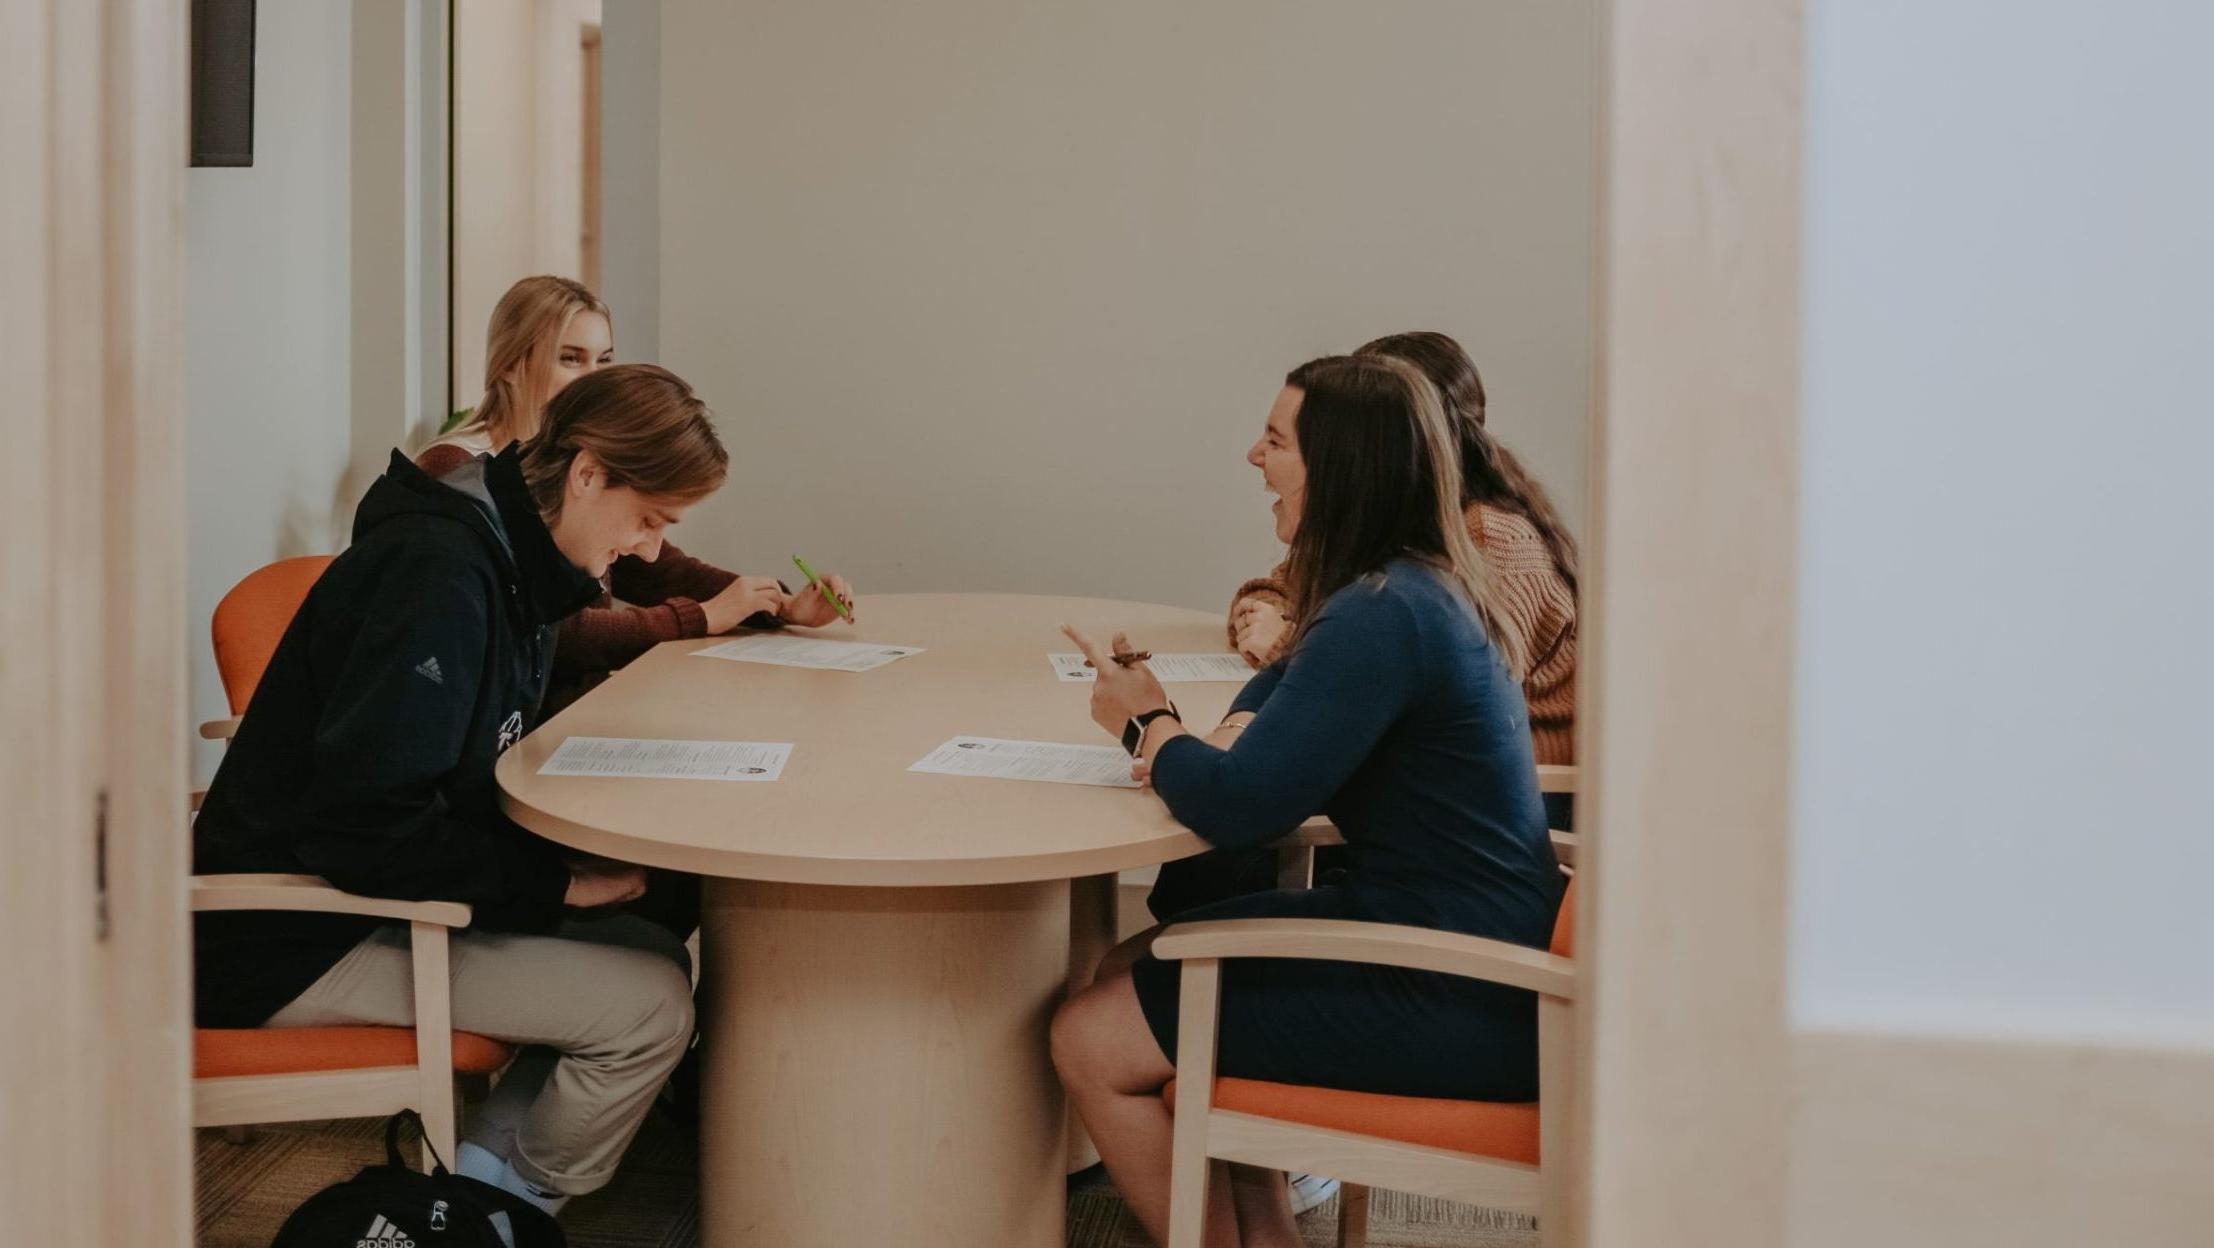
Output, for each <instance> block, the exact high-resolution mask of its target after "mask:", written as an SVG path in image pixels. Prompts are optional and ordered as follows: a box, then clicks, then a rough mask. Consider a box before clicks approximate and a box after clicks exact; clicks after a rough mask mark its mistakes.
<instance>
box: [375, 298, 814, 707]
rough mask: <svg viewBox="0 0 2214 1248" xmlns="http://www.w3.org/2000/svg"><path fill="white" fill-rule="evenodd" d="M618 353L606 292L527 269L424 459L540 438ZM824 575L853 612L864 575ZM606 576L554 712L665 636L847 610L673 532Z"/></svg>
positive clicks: (438, 467) (804, 621)
mask: <svg viewBox="0 0 2214 1248" xmlns="http://www.w3.org/2000/svg"><path fill="white" fill-rule="evenodd" d="M614 358H615V330H614V317H613V315H612V314H611V313H610V312H609V311H608V308H607V305H606V304H605V303H602V302H601V301H600V299H599V296H597V295H595V294H593V293H592V292H591V291H590V290H587V289H586V288H585V287H584V285H583V284H582V283H579V282H574V281H571V280H570V279H568V278H566V277H548V276H541V277H526V278H524V279H523V280H522V281H519V282H517V283H515V285H514V286H512V287H510V288H509V289H508V292H507V294H505V295H503V296H501V298H500V302H499V304H498V305H497V306H496V307H494V308H493V309H492V322H491V324H490V325H489V326H488V327H487V328H486V330H485V347H484V377H485V383H484V397H483V398H482V399H481V400H479V401H478V403H477V405H476V406H475V407H474V408H472V409H471V410H470V411H469V412H468V413H467V414H466V415H465V416H464V418H463V419H462V422H461V424H460V425H459V426H458V427H456V428H455V429H454V430H453V431H452V432H450V433H448V434H446V435H444V436H442V437H440V438H439V439H438V440H437V441H435V442H432V443H431V444H430V445H429V446H427V447H424V448H423V449H422V450H421V451H420V452H418V453H417V454H416V456H415V463H416V466H417V467H419V468H421V469H422V470H423V471H425V472H427V473H429V474H430V475H432V476H433V477H440V476H444V475H445V474H447V473H449V472H452V471H453V470H455V469H456V468H459V467H461V466H462V465H463V464H466V463H469V462H470V461H472V460H474V459H475V458H476V457H477V456H479V455H491V454H496V453H498V452H499V451H500V450H501V449H503V448H505V447H506V446H507V445H508V444H509V443H511V442H527V441H529V440H530V439H531V438H532V437H533V436H535V435H536V434H537V432H538V427H539V424H540V423H541V422H542V421H543V420H544V418H545V411H546V405H547V404H548V403H550V402H551V401H552V400H553V396H554V395H556V394H559V393H560V392H561V390H562V388H563V387H565V386H567V385H568V384H569V383H570V382H572V381H575V380H576V379H577V378H579V377H583V376H586V375H589V374H590V373H592V372H593V371H594V370H596V369H599V368H602V367H604V366H606V365H607V364H609V363H611V362H612V361H613V360H614ZM823 579H824V580H825V581H826V582H827V583H828V585H829V587H830V590H831V592H833V593H835V594H836V595H837V596H838V597H839V599H841V600H842V601H843V602H844V603H845V605H846V607H847V609H848V611H849V612H850V611H851V610H852V607H853V588H852V586H851V585H849V584H848V583H847V582H846V580H845V578H844V577H842V576H837V575H826V576H825V577H824V578H823ZM600 585H601V591H602V592H601V594H600V597H599V600H598V601H597V602H595V603H593V604H592V605H591V606H589V607H586V608H585V609H584V610H583V611H581V612H578V613H577V614H576V615H574V616H571V617H570V618H569V620H568V621H567V622H566V623H564V624H563V625H562V628H561V638H560V641H559V643H558V644H557V645H556V646H555V648H554V657H553V681H552V684H551V685H550V686H549V687H548V689H547V691H546V708H545V713H546V714H548V715H551V714H552V713H554V712H555V711H558V710H560V709H561V708H562V707H564V706H567V705H568V704H569V703H571V702H574V701H575V700H577V699H578V698H580V697H582V696H583V695H584V694H585V692H586V691H588V690H590V689H591V688H592V687H593V686H594V685H597V684H599V683H600V682H601V681H602V680H605V679H606V678H607V676H608V674H609V673H611V672H613V671H615V670H616V669H618V668H620V667H622V666H623V665H624V664H626V663H629V662H630V661H631V660H632V659H635V658H637V657H638V656H639V655H641V654H644V653H645V652H646V651H648V650H650V649H652V648H653V647H655V646H657V645H659V644H661V643H662V642H664V641H678V640H681V639H684V638H688V637H706V636H711V635H714V634H718V633H727V632H730V631H731V630H732V629H735V628H738V627H740V626H741V625H743V626H745V627H748V628H777V627H781V626H782V625H785V624H797V625H800V626H802V627H808V628H812V627H818V626H821V625H826V624H830V623H833V622H835V621H836V620H837V619H838V618H839V617H838V613H837V611H836V609H835V608H834V607H832V605H831V604H830V603H829V602H827V601H825V600H824V598H823V595H822V591H820V590H818V589H815V588H813V587H810V588H808V589H806V590H804V591H802V592H800V593H797V594H794V593H791V592H790V591H788V590H787V589H785V587H784V586H783V585H782V584H781V583H779V582H778V581H777V579H776V578H775V577H771V576H740V575H738V574H737V573H735V572H729V571H725V570H724V569H722V568H718V567H716V566H715V565H714V564H711V563H708V562H707V561H705V560H703V559H695V558H693V557H692V556H690V555H687V554H685V553H684V552H683V551H682V550H679V549H678V548H677V547H676V544H675V543H673V542H668V543H663V544H662V547H661V554H660V557H659V558H656V559H645V558H639V557H637V556H633V555H625V556H623V557H622V558H619V559H617V560H615V561H614V562H613V563H612V564H611V565H610V566H609V567H608V569H607V571H606V573H605V574H604V575H602V576H601V578H600Z"/></svg>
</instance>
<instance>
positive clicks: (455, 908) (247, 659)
mask: <svg viewBox="0 0 2214 1248" xmlns="http://www.w3.org/2000/svg"><path fill="white" fill-rule="evenodd" d="M330 562H331V560H330V556H328V555H310V556H305V557H302V558H298V559H284V560H280V561H278V562H276V563H272V564H270V565H268V566H267V567H264V568H260V569H257V570H256V571H254V572H252V573H251V574H249V575H248V576H247V577H246V579H244V580H242V581H240V582H239V583H238V584H237V585H235V586H233V587H232V589H231V591H230V592H229V593H227V594H225V595H223V601H222V602H221V603H219V604H218V605H217V606H216V608H215V618H214V621H213V623H212V625H211V628H210V632H211V633H212V634H213V639H214V643H215V665H216V669H217V671H218V672H220V673H221V675H222V677H223V689H224V693H225V696H226V697H227V698H228V700H229V702H230V709H231V718H229V719H219V720H214V721H211V722H209V723H206V724H202V725H201V726H200V735H201V736H202V737H204V738H206V739H208V740H210V741H227V740H229V739H230V738H231V737H232V736H233V735H234V734H236V732H237V731H238V722H239V717H240V716H242V715H244V714H245V713H246V703H247V702H248V700H249V699H251V698H252V697H253V694H254V688H255V686H257V685H259V684H260V683H261V675H262V672H263V671H264V669H266V668H267V667H268V666H269V658H270V656H271V655H272V654H275V653H276V650H277V643H278V642H279V641H280V640H282V639H283V637H284V633H285V630H286V629H287V628H289V627H291V624H292V617H293V616H294V615H295V614H297V613H298V611H299V609H300V604H301V602H303V601H304V600H305V599H306V598H307V594H308V590H309V589H310V588H312V587H313V586H314V584H315V581H316V579H317V578H318V577H320V576H322V575H323V570H324V569H325V568H327V567H329V566H330ZM203 796H204V794H200V793H194V794H192V795H191V799H190V802H189V808H190V809H191V810H193V811H197V810H199V809H200V799H201V798H202V797H203ZM192 909H193V910H195V911H204V910H305V911H313V912H317V913H323V914H358V915H367V916H369V917H372V918H379V919H388V920H391V921H393V922H399V923H406V924H408V925H409V935H410V939H411V941H412V944H413V949H414V970H415V1021H416V1025H415V1026H414V1027H412V1028H408V1027H274V1028H259V1027H257V1028H239V1029H223V1028H200V1029H197V1030H195V1031H194V1032H193V1037H192V1120H193V1125H194V1126H198V1127H232V1126H241V1127H242V1126H244V1125H246V1124H249V1123H257V1122H300V1121H303V1120H307V1119H313V1118H357V1117H370V1116H373V1115H384V1114H392V1113H397V1112H399V1111H400V1110H402V1109H413V1110H415V1111H416V1112H417V1113H419V1114H421V1115H422V1116H423V1143H424V1146H425V1151H426V1156H425V1158H424V1165H425V1167H426V1168H427V1167H428V1165H429V1157H428V1152H429V1151H430V1150H432V1149H435V1150H437V1151H438V1154H439V1155H440V1156H442V1157H444V1158H445V1159H446V1160H447V1162H448V1163H449V1164H451V1162H452V1161H453V1158H454V1076H455V1075H457V1074H461V1075H490V1074H492V1073H494V1072H496V1071H498V1070H499V1069H501V1068H502V1067H503V1066H505V1065H506V1064H507V1061H508V1058H509V1057H511V1056H513V1053H512V1051H511V1050H510V1049H509V1048H508V1047H507V1046H506V1045H504V1044H501V1043H499V1042H498V1041H496V1040H490V1039H487V1038H485V1037H483V1036H478V1035H471V1034H470V1033H468V1032H456V1031H454V1030H453V1024H452V1019H453V1009H452V1004H453V1003H452V999H451V994H450V981H449V979H448V977H447V933H448V932H449V931H450V930H452V929H455V928H462V927H467V926H468V925H469V907H467V906H465V905H461V904H460V903H458V902H450V901H387V900H381V899H378V898H374V897H360V896H356V895H354V894H352V893H343V892H340V891H339V890H337V889H335V888H332V887H330V886H329V885H328V884H326V883H324V882H323V881H322V880H319V879H317V878H315V877H314V876H312V875H201V876H194V877H193V878H192Z"/></svg>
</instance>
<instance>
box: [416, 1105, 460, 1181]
mask: <svg viewBox="0 0 2214 1248" xmlns="http://www.w3.org/2000/svg"><path fill="white" fill-rule="evenodd" d="M455 1117H456V1115H455V1113H454V1090H453V1089H451V1088H449V1089H447V1091H446V1095H444V1096H437V1095H431V1096H426V1097H424V1098H423V1173H425V1174H429V1173H430V1169H431V1165H432V1162H433V1160H434V1156H435V1159H436V1160H437V1161H441V1162H443V1163H444V1164H445V1165H446V1166H447V1167H448V1168H451V1167H453V1166H455V1165H457V1164H459V1163H458V1162H456V1161H455V1159H454V1143H455V1141H454V1120H455Z"/></svg>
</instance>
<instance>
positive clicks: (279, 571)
mask: <svg viewBox="0 0 2214 1248" xmlns="http://www.w3.org/2000/svg"><path fill="white" fill-rule="evenodd" d="M329 566H331V556H329V555H303V556H301V557H299V558H297V559H280V560H278V561H277V562H275V563H272V564H270V565H269V566H267V567H265V568H260V569H257V570H255V571H254V572H252V573H249V574H248V575H247V577H246V579H245V580H243V581H240V582H239V583H238V584H236V585H234V586H232V587H231V592H229V593H227V594H225V595H223V601H221V602H219V603H217V604H215V618H214V619H213V620H212V621H210V623H209V632H211V633H212V634H214V641H215V670H216V671H217V672H218V673H220V674H221V675H222V677H223V692H224V694H225V695H226V696H227V697H228V698H229V699H230V703H231V714H233V715H244V714H245V713H246V703H247V702H248V701H250V700H252V698H253V696H254V686H256V685H258V684H260V683H261V673H262V670H263V669H264V668H266V667H268V666H269V658H270V656H271V655H274V654H275V653H276V652H277V643H278V642H279V641H281V640H283V639H284V630H285V629H287V628H290V627H291V626H292V617H293V616H294V615H297V614H299V611H300V604H301V603H302V602H305V601H306V600H307V595H308V590H310V589H313V588H314V587H315V582H316V581H317V580H318V579H320V578H321V577H322V575H323V569H325V568H328V567H329Z"/></svg>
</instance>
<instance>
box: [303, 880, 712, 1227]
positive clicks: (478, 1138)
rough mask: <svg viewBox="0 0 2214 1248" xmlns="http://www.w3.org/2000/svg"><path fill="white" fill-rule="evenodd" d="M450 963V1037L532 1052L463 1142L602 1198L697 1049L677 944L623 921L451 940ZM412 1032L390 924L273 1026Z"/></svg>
mask: <svg viewBox="0 0 2214 1248" xmlns="http://www.w3.org/2000/svg"><path fill="white" fill-rule="evenodd" d="M450 962H451V965H450V971H451V977H452V980H453V1014H454V1028H455V1030H457V1031H473V1032H476V1033H477V1034H478V1035H481V1036H490V1037H492V1038H493V1039H495V1040H503V1041H507V1042H508V1043H511V1044H520V1045H526V1046H537V1047H531V1048H526V1049H525V1050H524V1052H523V1053H522V1055H521V1056H519V1057H518V1058H516V1060H515V1063H514V1064H513V1065H512V1066H510V1067H509V1068H508V1070H507V1073H506V1074H505V1075H503V1076H502V1077H501V1079H500V1082H499V1085H498V1086H497V1087H496V1088H494V1089H493V1092H492V1095H491V1096H490V1097H489V1098H488V1099H487V1100H486V1101H485V1103H484V1104H483V1105H481V1106H478V1107H476V1109H475V1110H473V1111H472V1112H471V1114H470V1115H469V1118H468V1120H467V1121H466V1122H464V1124H463V1130H462V1134H463V1137H464V1138H466V1139H469V1140H472V1141H474V1142H476V1143H478V1144H480V1145H482V1146H483V1147H485V1148H487V1149H490V1150H491V1151H492V1152H494V1153H496V1154H498V1155H499V1156H501V1157H505V1158H506V1159H507V1160H508V1161H510V1162H512V1163H513V1164H514V1166H515V1170H516V1172H517V1173H518V1174H520V1175H522V1176H523V1177H524V1178H525V1179H527V1180H529V1181H530V1182H531V1183H532V1184H534V1185H536V1186H538V1187H543V1188H548V1189H551V1190H553V1191H557V1192H562V1193H565V1194H568V1195H572V1196H576V1195H582V1194H584V1193H585V1192H590V1191H595V1190H597V1189H598V1188H600V1187H602V1186H604V1185H605V1184H606V1183H607V1181H608V1180H609V1179H610V1178H613V1177H614V1174H615V1164H616V1162H618V1161H620V1160H622V1156H623V1150H624V1149H626V1148H628V1147H629V1146H630V1141H631V1137H632V1136H634V1135H636V1134H637V1132H638V1124H639V1123H640V1122H642V1121H644V1119H645V1116H646V1111H647V1110H648V1109H650V1108H651V1107H652V1105H653V1098H654V1094H655V1093H656V1092H658V1091H659V1090H660V1088H661V1085H662V1083H663V1082H664V1081H665V1080H666V1079H667V1078H668V1077H669V1072H670V1071H671V1070H673V1069H675V1067H676V1064H677V1061H678V1059H680V1058H682V1057H683V1056H684V1051H685V1049H686V1048H687V1047H689V1046H690V1044H691V1042H692V984H691V977H690V974H689V966H690V960H689V958H688V957H687V956H686V954H685V951H684V946H683V944H682V943H681V942H679V941H678V939H677V938H676V937H675V936H673V935H671V934H670V933H669V932H668V931H667V930H666V929H665V928H661V927H657V926H655V925H654V924H652V923H648V922H646V921H644V920H642V919H638V918H635V917H632V916H628V915H617V916H613V917H609V918H603V919H595V920H585V921H580V922H571V923H568V924H564V925H563V927H562V928H561V930H560V932H559V933H558V934H557V935H553V936H516V935H504V934H495V933H484V932H455V933H454V934H453V940H452V950H451V954H450ZM414 1022H415V996H414V974H413V970H412V965H411V963H410V961H409V952H408V934H407V928H406V927H404V926H398V925H395V926H391V927H385V928H380V929H378V930H377V931H376V932H374V933H372V934H371V935H370V936H368V937H367V938H366V939H364V940H363V941H362V942H361V943H360V944H358V945H356V946H354V948H353V949H352V951H350V952H349V953H347V955H346V956H345V957H344V958H342V959H340V961H339V963H338V965H336V966H333V967H332V968H331V969H330V970H329V971H327V972H325V973H324V975H323V977H322V978H321V979H318V980H316V981H315V983H314V984H313V985H312V986H310V987H309V988H308V990H307V991H306V992H304V993H301V994H300V996H299V997H298V998H297V999H296V1000H294V1001H293V1002H292V1003H291V1004H289V1005H287V1006H285V1007H284V1008H283V1009H281V1010H279V1011H277V1013H276V1014H275V1015H274V1016H273V1017H271V1018H270V1020H269V1023H268V1025H269V1026H271V1027H336V1026H346V1025H349V1024H355V1025H358V1024H371V1025H376V1026H386V1027H408V1026H413V1025H414ZM453 1162H454V1159H453V1158H451V1157H449V1158H447V1159H446V1163H447V1164H448V1165H452V1164H453Z"/></svg>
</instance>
